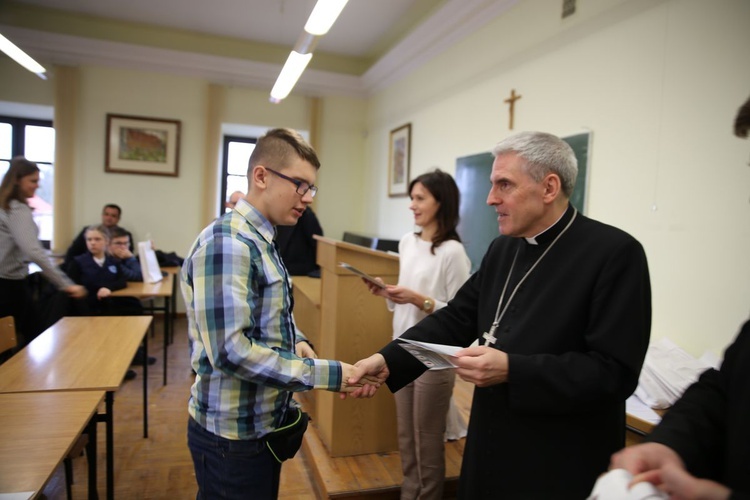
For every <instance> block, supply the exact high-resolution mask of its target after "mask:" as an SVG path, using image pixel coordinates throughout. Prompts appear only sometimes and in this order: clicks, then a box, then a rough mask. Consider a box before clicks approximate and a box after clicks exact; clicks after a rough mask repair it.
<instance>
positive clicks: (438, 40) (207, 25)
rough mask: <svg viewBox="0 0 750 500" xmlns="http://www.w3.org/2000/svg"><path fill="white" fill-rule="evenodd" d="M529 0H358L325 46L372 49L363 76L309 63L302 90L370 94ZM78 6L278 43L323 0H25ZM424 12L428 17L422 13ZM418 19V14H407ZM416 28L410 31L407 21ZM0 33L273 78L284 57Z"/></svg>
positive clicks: (198, 72) (67, 48)
mask: <svg viewBox="0 0 750 500" xmlns="http://www.w3.org/2000/svg"><path fill="white" fill-rule="evenodd" d="M518 1H520V0H349V3H348V4H347V5H346V7H345V8H344V10H343V11H342V13H341V15H340V17H339V19H338V20H337V22H336V24H334V26H333V28H332V29H331V30H330V31H329V32H328V33H327V34H326V35H325V36H323V37H322V38H321V39H320V40H319V41H318V44H317V47H316V48H315V52H327V53H331V54H341V55H348V56H354V57H362V58H367V59H369V58H372V57H373V56H375V55H377V56H378V57H377V58H376V62H375V63H374V64H372V65H371V66H369V69H368V70H367V71H366V72H365V74H363V75H361V76H354V75H351V74H341V73H336V72H332V71H323V70H316V69H312V68H308V69H307V70H306V71H305V73H304V74H303V75H302V77H301V78H300V80H299V82H298V84H297V86H296V87H295V92H303V93H308V94H314V95H331V94H338V95H351V96H366V95H368V94H370V93H371V92H373V91H375V90H377V89H379V88H383V87H384V86H387V85H389V84H391V83H393V82H395V81H397V80H398V79H400V78H403V77H404V76H405V75H407V74H408V73H409V72H411V71H413V70H414V69H416V68H417V67H419V66H420V65H421V64H423V63H424V62H426V61H428V60H429V59H430V58H432V57H434V56H436V55H437V54H439V53H440V52H442V51H443V50H445V49H446V48H448V47H450V46H451V45H452V44H455V43H456V42H457V41H459V40H460V39H461V38H463V37H465V36H466V35H468V34H470V33H472V32H473V31H475V30H477V29H479V28H480V27H482V26H484V25H485V24H486V23H488V22H489V21H491V20H492V19H495V18H496V17H497V16H499V15H501V14H502V13H503V12H505V11H506V10H508V9H510V8H511V7H512V6H513V5H514V4H516V3H517V2H518ZM16 2H17V3H23V4H30V5H36V6H41V7H47V8H53V9H63V10H68V11H71V12H75V13H78V14H84V15H91V16H96V17H100V18H102V17H103V18H111V19H116V20H121V21H129V22H136V23H143V24H150V25H155V26H167V27H170V28H179V29H185V30H189V31H192V32H200V33H206V34H211V35H220V36H228V37H233V38H241V39H246V40H252V41H256V42H264V43H268V44H273V45H276V46H283V47H288V48H289V50H291V48H292V47H293V46H294V44H295V43H296V41H297V39H298V38H299V37H300V35H301V33H302V32H303V28H304V24H305V22H306V21H307V18H308V16H309V14H310V12H311V11H312V8H313V6H314V4H315V0H126V1H123V0H63V1H61V0H16ZM415 12H417V13H421V15H422V17H421V18H415ZM407 18H408V22H407ZM406 27H408V30H406ZM0 32H2V33H3V34H4V35H6V36H8V38H10V39H11V40H13V41H14V42H15V43H16V44H17V45H19V46H20V47H21V48H22V49H24V50H27V51H28V52H29V54H30V55H32V56H33V57H39V58H41V59H40V62H42V63H43V64H44V63H45V62H47V63H52V64H67V65H76V64H96V65H104V66H112V67H122V68H130V69H140V70H144V71H160V72H167V73H172V74H179V75H186V76H194V77H200V78H205V79H207V80H209V81H212V82H217V83H224V84H238V85H249V86H254V87H267V88H268V89H269V90H270V87H271V86H272V85H273V82H274V81H275V79H276V76H277V75H278V72H279V71H280V69H281V65H282V64H283V61H280V62H279V64H270V63H268V62H260V61H252V60H247V59H242V60H239V59H236V58H231V57H221V56H216V55H206V54H196V53H186V52H181V51H175V50H167V49H163V48H155V47H146V46H143V45H133V44H126V43H121V42H112V41H106V40H100V39H94V38H85V37H82V36H73V35H64V34H60V33H53V32H43V31H38V30H33V29H26V28H21V27H16V26H7V25H1V26H0Z"/></svg>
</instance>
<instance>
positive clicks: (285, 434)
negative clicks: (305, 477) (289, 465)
mask: <svg viewBox="0 0 750 500" xmlns="http://www.w3.org/2000/svg"><path fill="white" fill-rule="evenodd" d="M309 420H310V416H309V415H308V414H307V413H305V412H304V411H302V410H301V409H300V408H289V409H288V411H287V412H286V415H285V417H284V421H283V422H282V423H281V425H280V426H279V428H278V429H276V430H274V431H272V432H269V433H268V434H266V436H265V440H266V446H267V447H268V450H269V451H270V452H271V454H272V455H273V456H274V458H275V459H276V460H277V461H278V462H279V463H281V462H283V461H284V460H288V459H290V458H292V457H293V456H294V455H295V454H296V453H297V450H299V449H300V446H302V438H303V437H304V435H305V431H306V430H307V423H308V421H309Z"/></svg>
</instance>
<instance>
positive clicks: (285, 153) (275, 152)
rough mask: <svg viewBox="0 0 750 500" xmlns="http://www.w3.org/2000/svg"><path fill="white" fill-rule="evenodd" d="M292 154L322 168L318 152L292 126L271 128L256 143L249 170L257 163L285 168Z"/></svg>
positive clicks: (317, 167) (278, 168) (277, 168)
mask: <svg viewBox="0 0 750 500" xmlns="http://www.w3.org/2000/svg"><path fill="white" fill-rule="evenodd" d="M292 155H296V156H298V157H300V158H302V159H303V160H305V161H307V162H308V163H310V164H311V165H312V166H313V167H315V169H316V170H318V169H320V160H319V159H318V154H317V153H316V152H315V150H314V149H313V147H312V146H310V144H308V143H307V141H305V139H303V138H302V136H301V135H300V134H299V133H298V132H297V131H295V130H292V129H290V128H275V129H272V130H269V131H268V132H266V135H264V136H263V137H261V138H260V139H258V142H257V143H256V144H255V149H254V150H253V152H252V154H251V155H250V161H249V162H248V171H250V170H252V169H253V167H255V166H256V165H263V166H266V167H268V168H272V169H275V170H283V169H284V167H286V166H287V165H288V164H289V163H290V161H291V160H292V158H291V156H292Z"/></svg>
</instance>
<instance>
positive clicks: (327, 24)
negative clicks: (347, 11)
mask: <svg viewBox="0 0 750 500" xmlns="http://www.w3.org/2000/svg"><path fill="white" fill-rule="evenodd" d="M348 1H349V0H318V3H316V4H315V7H314V8H313V11H312V13H311V14H310V18H309V19H308V20H307V24H305V31H307V32H308V33H310V34H311V35H318V36H320V35H325V34H326V33H328V30H329V29H331V26H332V25H333V23H334V22H335V21H336V18H337V17H339V14H341V11H342V10H343V8H344V6H345V5H346V2H348Z"/></svg>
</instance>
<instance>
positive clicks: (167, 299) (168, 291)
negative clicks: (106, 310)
mask: <svg viewBox="0 0 750 500" xmlns="http://www.w3.org/2000/svg"><path fill="white" fill-rule="evenodd" d="M174 278H175V277H174V275H173V274H170V273H167V275H166V276H164V278H163V279H162V280H161V281H159V282H158V283H144V282H142V281H128V286H126V287H125V288H123V289H122V290H117V291H115V292H112V295H111V297H133V298H136V299H138V300H153V299H155V298H161V299H163V300H164V306H163V307H155V306H154V305H153V302H152V303H151V306H150V307H149V309H151V312H154V311H163V312H164V359H163V360H162V362H163V366H164V377H163V382H162V384H163V385H167V346H168V344H169V337H170V335H171V332H172V315H171V314H170V312H169V311H170V306H171V304H172V300H173V297H174V287H175V285H174ZM143 355H144V357H145V358H146V360H145V361H144V365H143V366H144V368H145V367H146V366H148V353H144V354H143ZM145 373H146V372H144V374H145Z"/></svg>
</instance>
